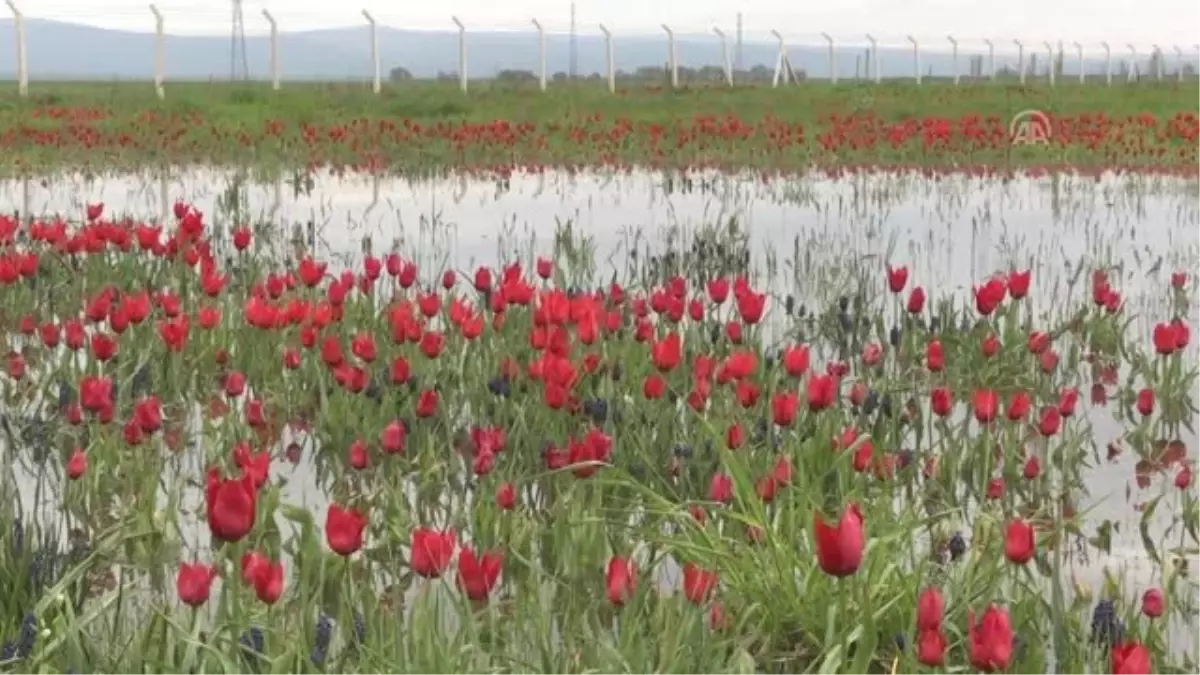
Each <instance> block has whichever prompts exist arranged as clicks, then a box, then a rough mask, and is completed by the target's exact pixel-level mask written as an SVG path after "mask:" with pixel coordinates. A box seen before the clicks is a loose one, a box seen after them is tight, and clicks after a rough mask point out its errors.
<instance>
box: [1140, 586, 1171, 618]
mask: <svg viewBox="0 0 1200 675" xmlns="http://www.w3.org/2000/svg"><path fill="white" fill-rule="evenodd" d="M1166 604H1167V599H1166V596H1164V595H1163V592H1162V589H1160V588H1151V589H1149V590H1147V591H1146V592H1145V593H1143V594H1142V614H1145V615H1146V616H1148V617H1150V618H1151V619H1157V618H1158V617H1160V616H1162V615H1163V612H1164V611H1165V610H1166Z"/></svg>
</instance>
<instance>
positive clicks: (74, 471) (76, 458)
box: [67, 448, 88, 480]
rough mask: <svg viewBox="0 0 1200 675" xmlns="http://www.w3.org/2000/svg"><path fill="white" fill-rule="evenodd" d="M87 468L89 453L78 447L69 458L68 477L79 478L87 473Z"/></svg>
mask: <svg viewBox="0 0 1200 675" xmlns="http://www.w3.org/2000/svg"><path fill="white" fill-rule="evenodd" d="M87 468H88V458H87V454H85V453H84V452H83V450H82V449H80V448H76V449H75V451H74V452H72V453H71V458H70V459H68V460H67V478H70V479H71V480H78V479H79V478H80V477H81V476H83V474H85V473H87Z"/></svg>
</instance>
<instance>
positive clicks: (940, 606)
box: [917, 586, 946, 631]
mask: <svg viewBox="0 0 1200 675" xmlns="http://www.w3.org/2000/svg"><path fill="white" fill-rule="evenodd" d="M945 611H946V601H945V599H944V598H943V597H942V591H941V589H939V588H937V587H936V586H930V587H929V588H926V589H925V590H924V591H921V597H920V598H918V599H917V629H918V630H923V631H924V630H937V629H938V628H940V627H941V625H942V616H943V615H944V613H945Z"/></svg>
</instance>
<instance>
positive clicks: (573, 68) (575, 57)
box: [569, 2, 579, 80]
mask: <svg viewBox="0 0 1200 675" xmlns="http://www.w3.org/2000/svg"><path fill="white" fill-rule="evenodd" d="M569 71H570V72H569V74H570V76H571V79H572V80H574V79H575V78H576V77H578V76H579V36H578V35H577V34H576V33H575V3H574V2H572V3H571V65H570V68H569Z"/></svg>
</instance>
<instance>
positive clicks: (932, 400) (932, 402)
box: [929, 387, 954, 417]
mask: <svg viewBox="0 0 1200 675" xmlns="http://www.w3.org/2000/svg"><path fill="white" fill-rule="evenodd" d="M929 407H930V409H931V410H933V414H935V415H937V416H938V417H945V416H946V415H949V414H950V411H951V410H952V409H953V408H954V399H953V397H952V396H951V394H950V389H949V388H948V387H934V388H933V390H932V391H930V392H929Z"/></svg>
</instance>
